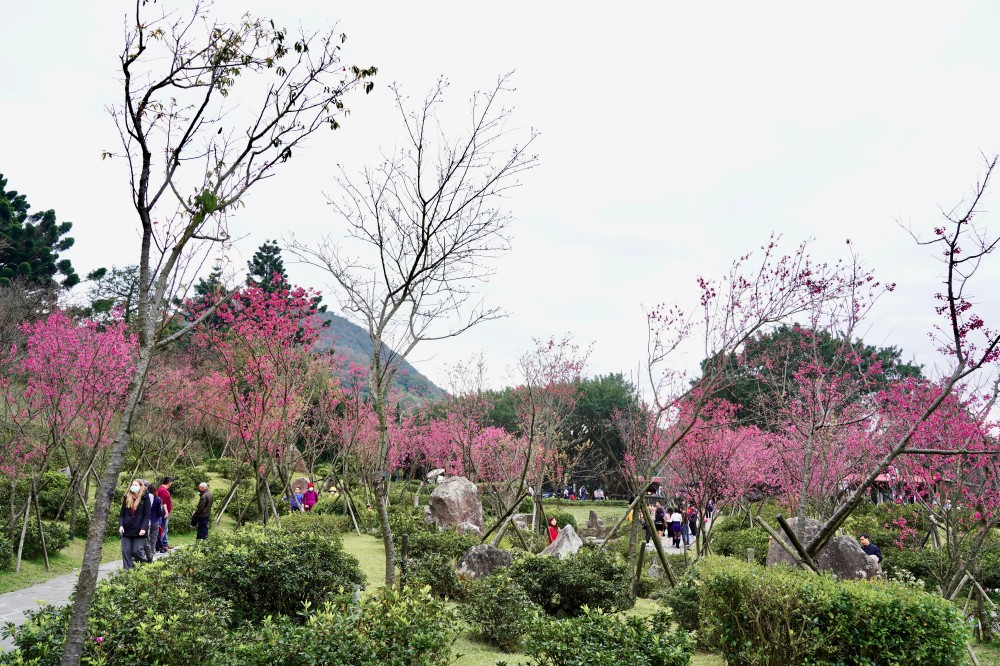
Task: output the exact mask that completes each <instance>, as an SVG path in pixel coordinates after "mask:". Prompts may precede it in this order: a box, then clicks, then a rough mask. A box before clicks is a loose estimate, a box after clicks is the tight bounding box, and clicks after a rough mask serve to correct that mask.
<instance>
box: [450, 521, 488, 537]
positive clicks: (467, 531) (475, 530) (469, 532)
mask: <svg viewBox="0 0 1000 666" xmlns="http://www.w3.org/2000/svg"><path fill="white" fill-rule="evenodd" d="M455 531H456V532H458V533H459V534H464V535H466V536H477V537H481V536H483V531H482V530H481V529H479V526H477V525H473V524H472V523H459V524H458V527H456V528H455Z"/></svg>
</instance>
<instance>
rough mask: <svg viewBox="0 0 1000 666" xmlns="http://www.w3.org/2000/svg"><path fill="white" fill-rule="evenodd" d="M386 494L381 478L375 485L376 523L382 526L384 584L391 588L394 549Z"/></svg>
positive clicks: (393, 572)
mask: <svg viewBox="0 0 1000 666" xmlns="http://www.w3.org/2000/svg"><path fill="white" fill-rule="evenodd" d="M387 494H388V493H387V492H386V481H385V479H384V478H383V479H382V480H381V481H380V482H379V483H377V484H375V502H376V504H378V521H379V523H380V524H381V526H382V542H383V543H384V544H385V584H386V585H388V586H389V587H392V585H393V584H395V582H396V548H395V545H394V544H393V541H392V527H391V526H390V525H389V509H388V507H387V506H386V500H387V499H388V498H387V497H386V495H387Z"/></svg>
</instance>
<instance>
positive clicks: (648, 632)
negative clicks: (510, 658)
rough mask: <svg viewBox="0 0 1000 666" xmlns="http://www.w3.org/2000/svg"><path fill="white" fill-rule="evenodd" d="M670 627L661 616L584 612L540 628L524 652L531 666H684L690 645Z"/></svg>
mask: <svg viewBox="0 0 1000 666" xmlns="http://www.w3.org/2000/svg"><path fill="white" fill-rule="evenodd" d="M672 625H673V623H672V621H671V618H670V614H669V613H668V612H666V611H659V612H657V613H655V614H654V615H652V616H650V617H635V616H631V617H624V616H622V615H611V614H607V613H604V612H603V611H601V610H594V609H587V610H586V611H584V613H583V614H582V615H581V616H580V617H576V618H571V619H567V620H548V621H547V622H543V623H541V624H540V625H539V626H538V627H537V628H536V629H535V630H534V631H532V632H531V633H530V634H529V635H528V638H527V640H526V641H525V650H526V652H527V653H528V654H529V655H530V656H531V657H533V658H534V659H535V665H536V666H577V665H578V664H587V665H588V666H624V665H625V664H628V666H687V665H688V664H690V663H691V653H692V652H693V649H694V641H693V640H692V639H691V637H690V636H688V635H687V633H685V632H683V631H678V630H676V629H671V627H672ZM498 666H499V664H498Z"/></svg>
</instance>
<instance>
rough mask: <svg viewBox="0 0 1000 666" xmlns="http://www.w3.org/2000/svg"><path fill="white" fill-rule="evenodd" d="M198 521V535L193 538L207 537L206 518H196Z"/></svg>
mask: <svg viewBox="0 0 1000 666" xmlns="http://www.w3.org/2000/svg"><path fill="white" fill-rule="evenodd" d="M195 520H197V521H198V536H196V537H195V539H207V538H208V518H207V517H206V518H196V519H195Z"/></svg>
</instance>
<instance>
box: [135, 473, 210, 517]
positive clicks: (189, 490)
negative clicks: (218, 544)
mask: <svg viewBox="0 0 1000 666" xmlns="http://www.w3.org/2000/svg"><path fill="white" fill-rule="evenodd" d="M165 476H169V477H170V478H171V479H173V480H174V482H173V484H172V485H171V486H170V498H171V499H172V500H173V502H174V505H175V507H176V505H177V500H181V501H188V500H194V501H195V502H196V503H197V501H198V484H199V483H201V482H202V481H206V480H207V476H208V475H207V474H206V473H205V472H202V471H200V470H198V469H196V468H194V467H177V468H175V469H172V470H170V471H169V472H166V473H164V474H160V475H159V477H157V478H156V479H155V480H154V479H150V480H151V481H155V483H156V487H157V488H159V487H160V481H162V480H163V477H165ZM125 484H128V480H126V481H125ZM188 517H189V518H190V516H188Z"/></svg>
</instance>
